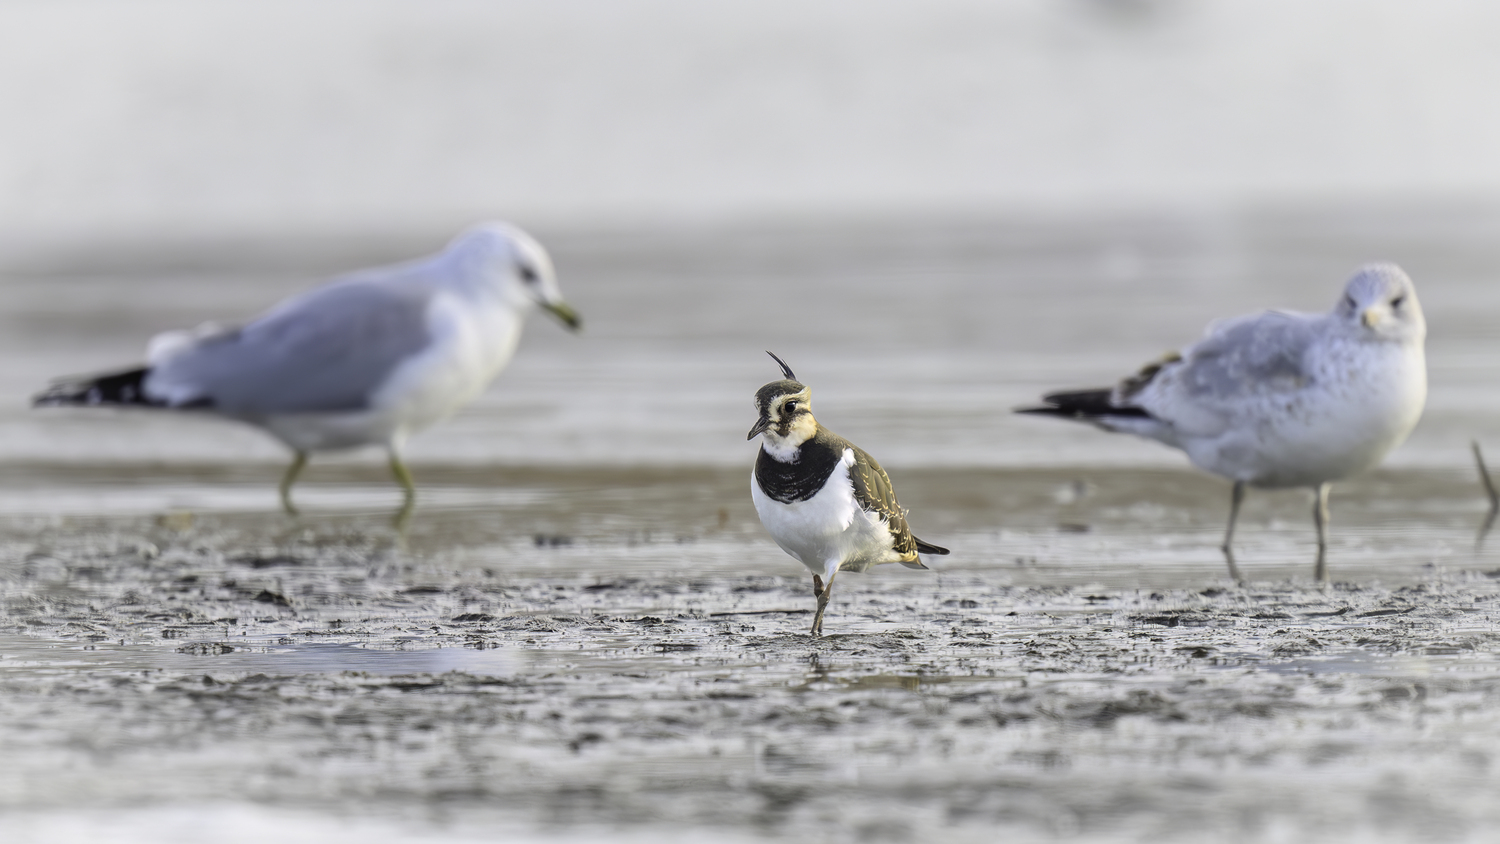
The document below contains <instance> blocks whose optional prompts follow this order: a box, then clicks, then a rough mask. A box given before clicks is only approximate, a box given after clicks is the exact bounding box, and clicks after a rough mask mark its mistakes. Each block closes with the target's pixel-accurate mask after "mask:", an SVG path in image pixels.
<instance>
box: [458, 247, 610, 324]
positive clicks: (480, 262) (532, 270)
mask: <svg viewBox="0 0 1500 844" xmlns="http://www.w3.org/2000/svg"><path fill="white" fill-rule="evenodd" d="M443 257H444V258H447V259H450V260H452V261H454V262H456V263H457V264H458V265H460V266H462V267H463V268H464V272H465V275H467V276H469V277H471V278H480V279H484V280H485V281H488V282H490V283H493V284H498V285H500V286H501V287H502V288H504V289H505V290H506V292H507V293H509V294H510V295H511V298H512V299H514V300H515V301H516V302H517V303H519V304H527V305H530V304H535V305H540V306H541V307H542V308H544V309H546V310H548V311H550V312H551V313H552V315H553V316H555V317H557V318H558V319H559V320H561V321H562V323H563V324H564V325H566V326H568V327H569V328H571V329H573V330H574V331H577V330H578V328H579V327H580V326H581V325H582V324H583V321H582V320H581V319H579V317H578V313H577V312H576V311H574V310H573V308H572V306H571V305H569V304H568V303H567V301H566V300H565V299H563V295H562V290H561V289H559V288H558V286H557V271H556V270H554V269H553V268H552V258H551V257H549V256H548V255H547V250H546V249H543V248H542V245H541V244H540V243H537V242H536V239H535V238H533V237H532V236H531V235H529V234H527V233H526V232H524V231H521V229H519V228H517V227H516V226H513V225H511V224H510V223H502V222H488V223H480V224H479V225H477V226H474V227H473V228H470V229H468V230H467V231H465V232H464V233H462V234H460V235H459V236H458V237H455V238H454V239H453V241H452V242H451V243H449V244H448V248H447V249H445V250H443Z"/></svg>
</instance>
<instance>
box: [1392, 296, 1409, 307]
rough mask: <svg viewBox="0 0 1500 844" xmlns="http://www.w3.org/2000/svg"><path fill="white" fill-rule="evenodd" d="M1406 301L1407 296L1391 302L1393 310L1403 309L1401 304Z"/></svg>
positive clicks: (1398, 297)
mask: <svg viewBox="0 0 1500 844" xmlns="http://www.w3.org/2000/svg"><path fill="white" fill-rule="evenodd" d="M1405 301H1406V296H1405V295H1402V296H1397V297H1396V298H1394V299H1392V300H1391V307H1393V308H1399V307H1401V303H1402V302H1405Z"/></svg>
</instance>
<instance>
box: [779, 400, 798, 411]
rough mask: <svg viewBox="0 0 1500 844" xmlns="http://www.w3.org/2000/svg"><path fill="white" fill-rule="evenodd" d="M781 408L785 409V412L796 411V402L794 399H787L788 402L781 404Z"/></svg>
mask: <svg viewBox="0 0 1500 844" xmlns="http://www.w3.org/2000/svg"><path fill="white" fill-rule="evenodd" d="M782 410H785V411H786V412H787V413H796V412H797V402H795V401H789V402H787V403H786V404H784V405H782Z"/></svg>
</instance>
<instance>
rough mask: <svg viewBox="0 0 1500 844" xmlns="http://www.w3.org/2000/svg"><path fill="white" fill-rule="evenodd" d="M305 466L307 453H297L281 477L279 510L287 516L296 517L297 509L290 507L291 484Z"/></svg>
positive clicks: (295, 480)
mask: <svg viewBox="0 0 1500 844" xmlns="http://www.w3.org/2000/svg"><path fill="white" fill-rule="evenodd" d="M306 465H307V452H305V451H298V452H295V453H294V456H293V457H292V465H290V466H288V467H286V474H284V475H282V476H281V487H280V489H281V509H283V510H285V511H286V514H287V515H288V516H295V515H297V508H296V507H294V506H292V484H294V483H296V482H297V476H298V475H300V474H302V467H304V466H306Z"/></svg>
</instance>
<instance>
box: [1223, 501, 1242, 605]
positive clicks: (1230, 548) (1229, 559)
mask: <svg viewBox="0 0 1500 844" xmlns="http://www.w3.org/2000/svg"><path fill="white" fill-rule="evenodd" d="M1244 502H1245V482H1244V481H1235V482H1234V491H1233V492H1231V493H1230V494H1229V527H1227V528H1225V530H1224V544H1223V545H1221V546H1219V550H1220V551H1223V552H1224V562H1226V563H1228V564H1229V578H1230V579H1231V580H1233V581H1234V582H1235V583H1244V582H1245V581H1244V580H1242V579H1241V578H1240V569H1239V567H1238V566H1236V565H1235V564H1234V523H1235V522H1236V521H1237V520H1238V519H1239V517H1240V505H1241V504H1243V503H1244Z"/></svg>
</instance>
